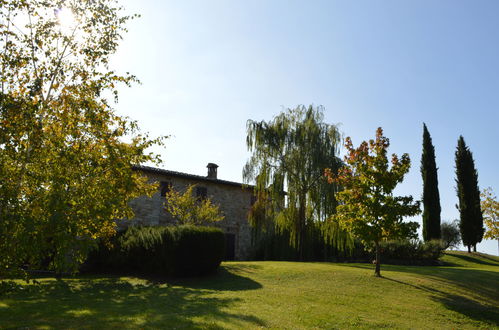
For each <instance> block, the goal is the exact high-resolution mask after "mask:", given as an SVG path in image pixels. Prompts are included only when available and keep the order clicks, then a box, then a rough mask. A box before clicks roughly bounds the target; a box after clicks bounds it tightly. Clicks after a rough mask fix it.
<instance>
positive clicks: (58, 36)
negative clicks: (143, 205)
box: [0, 0, 161, 275]
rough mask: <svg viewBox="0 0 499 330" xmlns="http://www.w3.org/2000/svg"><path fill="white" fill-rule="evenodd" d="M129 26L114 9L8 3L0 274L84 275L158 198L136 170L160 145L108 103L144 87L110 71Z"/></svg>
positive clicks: (3, 28)
mask: <svg viewBox="0 0 499 330" xmlns="http://www.w3.org/2000/svg"><path fill="white" fill-rule="evenodd" d="M63 6H65V7H64V8H63ZM70 16H71V17H73V19H70V20H67V19H63V17H66V18H67V17H70ZM130 18H131V17H130V16H126V15H123V14H122V10H121V8H120V6H119V5H118V4H117V2H116V1H114V0H100V1H75V0H72V1H59V0H45V1H38V0H8V1H0V53H1V56H0V221H1V224H2V225H1V226H0V250H1V251H2V258H0V274H3V275H5V274H13V273H19V272H20V271H21V269H22V268H24V267H28V268H38V267H39V266H40V262H41V261H42V260H48V262H49V268H50V269H53V270H55V271H58V272H63V271H70V272H74V271H76V270H77V268H78V265H79V264H80V263H81V262H82V261H83V260H84V259H85V257H86V254H87V252H88V251H89V250H90V249H91V248H92V247H93V245H94V244H95V243H94V242H95V240H96V239H98V238H107V237H110V236H112V235H114V233H115V222H114V220H115V219H120V218H128V217H131V216H132V214H133V213H132V210H131V208H130V206H129V204H128V202H129V201H130V200H131V199H133V198H135V197H138V196H141V195H149V194H152V193H153V191H154V190H155V187H154V186H152V185H149V184H147V183H146V181H145V179H144V178H142V177H141V175H140V174H139V173H134V172H133V171H132V165H133V164H140V163H143V162H154V161H157V160H158V159H157V158H156V157H155V156H154V155H152V154H147V153H145V150H146V149H147V148H148V147H150V146H151V145H154V144H156V143H161V139H158V140H150V139H149V138H148V137H147V135H142V134H141V133H140V131H139V130H138V128H137V125H136V124H135V123H134V122H132V121H130V120H129V119H127V118H123V117H121V116H119V115H117V114H116V113H115V112H114V110H113V108H112V107H111V104H112V101H110V100H108V97H106V96H113V95H114V97H115V100H117V95H118V91H117V88H118V86H119V85H123V84H125V85H130V84H131V83H133V82H134V81H136V79H135V77H133V76H131V75H128V74H127V75H125V76H122V75H119V74H117V73H115V72H113V71H112V70H110V69H109V67H108V63H109V58H110V56H111V55H112V54H113V53H115V51H116V49H117V46H118V42H119V40H120V39H121V36H122V34H123V33H124V32H125V31H126V29H125V27H124V24H125V23H126V22H127V21H128V20H129V19H130ZM125 140H126V141H128V142H124V141H125Z"/></svg>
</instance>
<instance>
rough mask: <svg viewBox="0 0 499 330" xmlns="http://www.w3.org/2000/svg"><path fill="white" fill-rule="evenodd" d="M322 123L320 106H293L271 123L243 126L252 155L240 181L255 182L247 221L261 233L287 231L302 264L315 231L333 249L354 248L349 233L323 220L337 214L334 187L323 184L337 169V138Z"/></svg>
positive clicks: (337, 134) (334, 130) (335, 130)
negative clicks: (328, 172)
mask: <svg viewBox="0 0 499 330" xmlns="http://www.w3.org/2000/svg"><path fill="white" fill-rule="evenodd" d="M323 120H324V114H323V107H321V106H319V107H313V106H309V107H305V106H298V107H296V108H294V109H287V110H285V111H283V112H281V113H280V114H279V115H277V116H276V117H274V119H273V120H271V121H268V122H266V121H253V120H248V123H247V139H246V143H247V147H248V150H249V151H250V152H252V156H251V157H250V159H249V160H248V162H247V163H246V165H245V167H244V169H243V179H244V181H245V182H246V183H254V184H255V195H256V202H255V204H254V205H253V209H252V211H251V212H250V217H249V218H250V222H251V224H252V226H253V227H254V228H257V229H259V230H261V231H266V230H269V229H275V230H277V231H279V232H281V233H282V232H286V233H289V237H290V244H291V245H292V246H293V247H294V248H296V249H297V251H298V255H299V258H300V259H301V260H303V258H304V248H305V244H306V236H307V233H309V232H310V231H311V230H315V229H317V228H319V230H320V231H321V232H322V233H323V235H322V236H323V237H325V238H326V239H327V240H328V241H329V243H332V245H334V246H335V247H337V248H340V249H344V248H345V247H351V246H352V245H353V241H352V239H351V238H350V236H348V234H346V233H345V232H342V231H341V230H340V229H339V227H338V226H336V225H335V223H334V222H330V221H328V219H329V218H330V216H331V215H332V214H333V213H334V212H335V210H336V205H337V201H336V198H335V194H336V192H337V191H338V186H336V185H329V184H328V183H327V180H326V178H325V176H324V170H325V169H326V168H331V169H332V171H336V170H337V169H338V168H339V167H340V166H341V160H340V159H339V158H338V157H337V155H338V147H339V145H340V142H341V134H340V132H339V130H338V127H337V126H335V125H330V124H326V123H324V122H323Z"/></svg>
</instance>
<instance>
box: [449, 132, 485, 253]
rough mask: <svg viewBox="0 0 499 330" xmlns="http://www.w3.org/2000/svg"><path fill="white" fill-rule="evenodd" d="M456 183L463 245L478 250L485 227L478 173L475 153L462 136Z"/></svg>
mask: <svg viewBox="0 0 499 330" xmlns="http://www.w3.org/2000/svg"><path fill="white" fill-rule="evenodd" d="M456 184H457V187H456V188H457V189H456V190H457V197H458V199H459V205H458V209H459V214H460V223H459V230H460V231H461V238H462V241H463V245H465V246H467V247H468V252H471V247H473V250H474V251H476V244H477V243H480V242H481V241H482V238H483V234H484V232H485V228H484V227H483V215H482V210H481V209H480V189H479V188H478V173H477V171H476V169H475V161H474V160H473V154H472V153H471V151H470V150H469V148H468V147H467V146H466V143H465V142H464V138H463V137H462V136H460V137H459V140H458V142H457V150H456Z"/></svg>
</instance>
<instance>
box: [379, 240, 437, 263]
mask: <svg viewBox="0 0 499 330" xmlns="http://www.w3.org/2000/svg"><path fill="white" fill-rule="evenodd" d="M381 250H382V251H383V258H384V259H385V260H386V262H387V263H397V264H401V263H403V264H409V265H414V264H432V263H436V262H438V259H439V258H440V257H441V256H442V254H443V251H444V250H445V246H444V245H443V244H442V242H441V241H440V240H431V241H426V242H423V241H420V240H398V241H386V242H382V243H381Z"/></svg>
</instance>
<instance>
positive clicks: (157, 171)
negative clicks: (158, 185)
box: [133, 165, 254, 189]
mask: <svg viewBox="0 0 499 330" xmlns="http://www.w3.org/2000/svg"><path fill="white" fill-rule="evenodd" d="M133 169H134V170H136V171H143V172H148V173H155V174H162V175H168V176H172V177H177V178H184V179H191V180H195V181H202V182H211V183H216V184H223V185H228V186H235V187H240V188H244V189H248V188H254V186H252V185H246V184H242V183H239V182H234V181H227V180H220V179H214V178H208V177H206V176H201V175H195V174H189V173H183V172H177V171H170V170H165V169H162V168H157V167H151V166H145V165H134V166H133Z"/></svg>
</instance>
